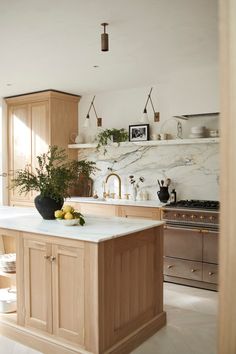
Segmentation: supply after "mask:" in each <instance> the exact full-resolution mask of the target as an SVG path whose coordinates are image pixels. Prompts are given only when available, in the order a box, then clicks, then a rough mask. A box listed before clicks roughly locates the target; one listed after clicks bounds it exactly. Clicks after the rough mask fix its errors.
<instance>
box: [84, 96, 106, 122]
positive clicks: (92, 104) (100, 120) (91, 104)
mask: <svg viewBox="0 0 236 354" xmlns="http://www.w3.org/2000/svg"><path fill="white" fill-rule="evenodd" d="M94 100H95V96H93V99H92V101H91V103H90V106H89V110H88V113H87V115H86V118H85V121H84V125H83V126H84V128H89V126H90V116H89V113H90V111H91V108H93V110H94V113H95V116H96V118H97V127H101V126H102V118H99V117H98V115H97V112H96V109H95V106H94Z"/></svg>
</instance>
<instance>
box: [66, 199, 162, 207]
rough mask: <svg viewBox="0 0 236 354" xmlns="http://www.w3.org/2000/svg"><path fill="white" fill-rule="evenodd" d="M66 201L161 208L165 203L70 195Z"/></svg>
mask: <svg viewBox="0 0 236 354" xmlns="http://www.w3.org/2000/svg"><path fill="white" fill-rule="evenodd" d="M66 202H67V203H70V202H72V203H73V202H74V203H76V202H77V203H94V204H107V205H127V206H128V205H130V206H137V207H150V208H153V207H154V208H161V207H162V206H164V205H166V203H161V202H160V201H159V200H142V201H141V200H137V201H134V200H126V199H102V198H97V199H95V198H92V197H90V198H82V197H71V198H67V199H66Z"/></svg>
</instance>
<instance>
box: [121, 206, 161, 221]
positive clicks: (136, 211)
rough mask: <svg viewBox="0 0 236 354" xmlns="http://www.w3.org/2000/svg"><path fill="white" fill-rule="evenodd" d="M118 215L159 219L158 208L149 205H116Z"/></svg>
mask: <svg viewBox="0 0 236 354" xmlns="http://www.w3.org/2000/svg"><path fill="white" fill-rule="evenodd" d="M117 210H118V215H117V216H121V217H125V218H136V219H140V218H145V219H151V220H160V218H161V215H160V209H159V208H150V207H136V206H118V207H117Z"/></svg>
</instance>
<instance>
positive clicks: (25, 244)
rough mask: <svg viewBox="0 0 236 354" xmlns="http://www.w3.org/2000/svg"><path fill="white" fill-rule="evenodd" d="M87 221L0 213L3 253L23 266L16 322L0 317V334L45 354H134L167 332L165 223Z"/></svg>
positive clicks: (31, 210) (11, 211)
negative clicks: (72, 223) (76, 223)
mask: <svg viewBox="0 0 236 354" xmlns="http://www.w3.org/2000/svg"><path fill="white" fill-rule="evenodd" d="M149 210H150V209H149ZM85 221H86V224H85V225H84V226H83V227H82V226H64V225H61V224H59V223H58V222H57V220H43V219H42V218H41V216H40V215H39V214H38V212H37V211H36V210H35V209H34V208H27V209H24V208H17V207H7V206H6V207H5V206H1V207H0V236H1V238H2V242H3V246H4V248H5V247H6V246H7V245H8V244H9V241H11V244H12V249H11V252H14V251H15V252H16V259H17V265H16V284H17V314H16V315H15V314H13V316H11V315H12V314H11V315H10V316H9V315H8V314H2V315H1V316H0V332H1V333H3V334H4V333H5V334H7V335H8V336H9V337H10V338H14V340H19V341H20V342H21V343H23V344H28V343H30V345H31V346H32V347H33V348H35V349H37V350H41V351H42V352H44V353H57V354H65V353H68V354H76V353H77V354H79V353H80V354H81V353H85V352H86V353H94V354H97V353H100V354H105V353H116V354H126V353H127V354H128V353H130V351H132V350H133V349H134V348H135V347H137V346H138V345H139V344H141V343H142V342H143V341H144V340H146V339H147V338H149V337H150V336H151V335H153V334H154V333H155V332H156V331H158V330H159V329H160V328H161V327H163V326H164V325H165V323H166V314H165V312H164V311H163V224H164V222H162V221H157V220H145V219H129V218H127V219H126V218H122V217H99V216H87V215H85ZM121 236H122V237H121ZM123 236H124V237H123ZM14 244H15V250H13V245H14ZM5 249H6V248H5Z"/></svg>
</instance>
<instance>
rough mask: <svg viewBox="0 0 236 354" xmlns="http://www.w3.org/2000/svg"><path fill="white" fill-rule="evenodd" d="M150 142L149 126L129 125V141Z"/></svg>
mask: <svg viewBox="0 0 236 354" xmlns="http://www.w3.org/2000/svg"><path fill="white" fill-rule="evenodd" d="M147 140H149V124H133V125H129V141H147Z"/></svg>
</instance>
